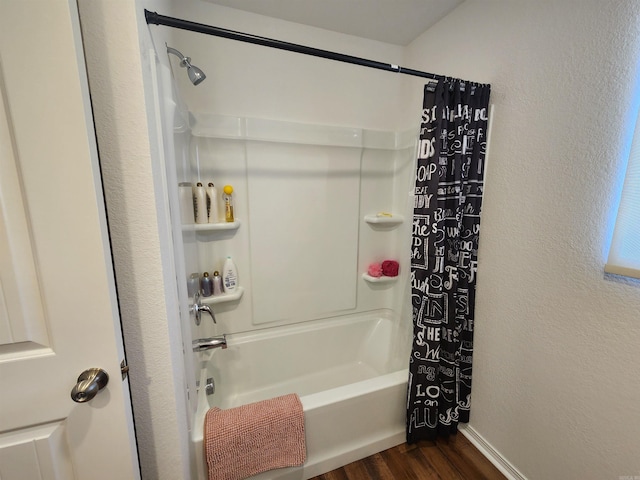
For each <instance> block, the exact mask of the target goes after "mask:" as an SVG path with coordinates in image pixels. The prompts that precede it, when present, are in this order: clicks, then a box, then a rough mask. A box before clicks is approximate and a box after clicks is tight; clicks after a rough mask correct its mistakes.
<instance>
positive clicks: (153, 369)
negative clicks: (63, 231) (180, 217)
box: [79, 0, 190, 480]
mask: <svg viewBox="0 0 640 480" xmlns="http://www.w3.org/2000/svg"><path fill="white" fill-rule="evenodd" d="M144 4H145V5H150V6H149V7H148V8H150V9H153V8H154V7H155V8H158V9H159V10H161V9H163V8H165V7H164V5H165V4H166V2H164V1H161V0H149V1H148V2H144ZM79 7H80V17H81V24H82V33H83V41H84V46H85V56H86V61H87V69H88V76H89V84H90V90H91V97H92V104H93V109H94V120H95V125H96V132H97V137H98V148H99V155H100V164H101V168H102V175H103V182H104V192H105V198H106V204H107V214H108V220H109V233H110V238H111V244H112V251H113V257H114V268H115V274H116V282H117V288H118V298H119V305H120V313H121V319H122V329H123V334H124V337H125V338H124V343H125V350H126V353H127V360H128V363H129V366H130V371H129V378H130V384H131V396H132V404H133V413H134V419H135V427H136V436H137V440H138V451H139V456H140V467H141V470H142V476H143V478H145V479H160V480H162V479H167V480H169V479H177V478H189V471H190V465H189V460H190V459H189V454H188V446H189V442H188V436H187V420H186V418H187V417H186V415H187V413H186V412H187V410H186V405H185V403H186V400H185V388H184V379H183V375H184V374H183V371H184V369H183V366H182V343H181V336H180V330H179V325H178V324H177V322H175V319H176V318H178V312H177V306H176V305H175V304H172V300H173V297H174V296H175V291H176V289H175V275H174V274H173V271H172V265H171V263H170V260H171V245H170V237H169V236H168V225H167V218H166V205H165V203H166V201H165V199H164V198H163V197H162V196H161V195H162V191H161V189H160V188H159V186H160V185H161V182H162V171H161V165H160V163H159V161H158V159H159V150H158V141H157V138H156V136H155V134H156V126H155V124H154V121H155V118H154V116H153V114H151V115H148V112H147V108H148V109H149V112H153V102H152V98H153V90H152V88H151V86H152V81H151V78H150V69H149V64H150V62H151V61H153V59H152V58H150V55H149V51H150V49H151V48H152V45H151V43H150V38H149V36H148V34H147V33H146V32H147V26H146V24H145V23H144V16H143V8H144V6H143V5H142V3H141V4H138V3H137V2H130V1H127V0H117V1H114V0H109V1H94V0H90V1H81V2H79ZM167 8H168V7H167ZM139 42H140V43H139ZM105 448H108V446H105Z"/></svg>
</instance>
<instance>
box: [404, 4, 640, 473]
mask: <svg viewBox="0 0 640 480" xmlns="http://www.w3.org/2000/svg"><path fill="white" fill-rule="evenodd" d="M639 34H640V4H638V2H635V1H633V0H626V1H615V2H614V1H603V0H585V1H564V2H550V1H542V2H507V1H484V0H467V1H466V2H465V3H463V4H462V5H461V6H460V7H459V8H458V9H457V10H455V11H454V12H453V13H452V14H450V15H449V16H447V17H446V18H445V19H443V20H442V21H441V22H440V23H438V24H437V25H435V26H434V27H432V28H431V29H429V30H428V31H427V32H426V33H425V34H423V35H422V36H421V37H420V38H419V39H417V40H416V41H415V42H414V43H413V44H412V45H411V46H410V47H409V50H408V52H407V53H408V58H407V63H409V64H410V65H409V66H412V67H414V68H425V69H429V70H430V71H435V72H437V73H442V74H447V75H452V76H458V77H462V78H468V79H470V80H475V81H480V82H489V83H491V84H492V87H493V90H492V100H493V101H492V103H493V104H494V106H495V111H494V116H493V126H492V128H493V129H492V132H491V146H490V152H489V157H488V161H489V166H488V170H487V177H486V183H485V186H486V191H485V201H484V207H483V218H482V234H481V240H480V252H479V262H480V263H479V267H478V292H477V293H478V296H477V308H476V317H477V318H476V332H475V333H476V350H475V354H474V360H475V363H474V379H473V388H474V391H473V400H472V402H473V403H472V414H471V425H472V426H473V428H474V429H475V430H476V431H477V432H478V433H480V434H481V435H482V436H483V437H484V438H485V439H486V440H487V441H488V442H489V443H490V444H491V445H492V446H493V447H494V448H495V449H497V450H498V451H499V452H500V453H501V454H502V455H503V456H504V457H505V458H506V459H507V460H508V461H509V462H511V463H512V464H513V465H514V466H515V467H516V468H517V469H518V470H519V471H520V472H522V474H524V475H525V476H526V477H527V478H529V479H531V480H534V479H540V480H543V479H544V480H546V479H560V478H562V479H584V478H593V479H595V478H602V479H606V478H611V479H617V478H618V477H619V476H625V475H630V476H633V475H640V450H639V447H638V445H639V439H640V402H638V398H639V397H640V376H639V375H638V372H639V371H640V366H639V365H640V348H638V345H640V284H638V283H637V282H635V283H634V282H631V281H624V280H620V279H615V278H605V277H604V274H603V265H604V262H605V259H606V254H607V249H608V245H609V241H610V236H611V229H612V222H613V220H614V218H615V210H616V206H617V201H618V197H619V190H620V188H621V182H622V178H623V174H624V167H625V164H626V155H627V153H628V148H629V145H628V142H629V141H630V136H631V135H632V133H633V127H634V122H635V115H636V114H637V108H638V101H637V89H638V88H639V87H640V86H639V85H638V82H637V75H638V58H640V49H639V45H638V44H639V42H638V40H639ZM415 101H416V102H417V101H419V100H415Z"/></svg>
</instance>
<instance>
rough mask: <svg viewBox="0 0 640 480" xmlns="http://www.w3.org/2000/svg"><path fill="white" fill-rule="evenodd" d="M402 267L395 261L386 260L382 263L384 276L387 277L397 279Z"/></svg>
mask: <svg viewBox="0 0 640 480" xmlns="http://www.w3.org/2000/svg"><path fill="white" fill-rule="evenodd" d="M398 270H400V265H399V264H398V262H396V261H395V260H385V261H384V262H382V274H383V275H384V276H385V277H397V276H398Z"/></svg>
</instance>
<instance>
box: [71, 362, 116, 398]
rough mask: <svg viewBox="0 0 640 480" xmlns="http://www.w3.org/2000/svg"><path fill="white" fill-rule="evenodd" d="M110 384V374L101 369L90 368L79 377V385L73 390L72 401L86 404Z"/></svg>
mask: <svg viewBox="0 0 640 480" xmlns="http://www.w3.org/2000/svg"><path fill="white" fill-rule="evenodd" d="M107 383H109V374H108V373H107V372H105V371H104V370H102V369H101V368H90V369H88V370H85V371H84V372H82V373H81V374H80V376H79V377H78V383H76V386H75V387H73V389H72V390H71V400H73V401H74V402H78V403H84V402H88V401H89V400H91V399H92V398H93V397H95V396H96V394H97V393H98V392H99V391H100V390H102V389H103V388H104V387H105V386H106V385H107Z"/></svg>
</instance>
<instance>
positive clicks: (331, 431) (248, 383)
mask: <svg viewBox="0 0 640 480" xmlns="http://www.w3.org/2000/svg"><path fill="white" fill-rule="evenodd" d="M227 342H228V348H227V349H226V350H220V349H218V350H215V351H210V352H206V353H205V354H202V355H206V356H207V358H206V360H205V361H203V363H202V367H203V368H202V370H201V379H200V385H201V387H200V390H199V394H198V404H199V405H198V412H197V414H196V415H195V425H194V428H193V441H194V442H195V450H196V452H198V454H199V455H203V446H202V430H203V419H204V414H205V413H206V411H207V409H208V408H210V406H217V407H220V408H231V407H235V406H238V405H243V404H246V403H251V402H255V401H259V400H264V399H268V398H272V397H275V396H278V395H285V394H287V393H297V394H298V395H299V396H300V399H301V401H302V405H303V409H304V417H305V433H306V442H307V461H306V462H305V464H304V465H303V466H302V467H295V468H285V469H279V470H273V471H271V472H265V473H263V474H260V475H257V476H255V477H252V478H254V479H256V480H257V479H260V480H266V479H282V480H294V479H295V480H302V479H307V478H311V477H314V476H316V475H320V474H322V473H325V472H328V471H330V470H333V469H334V468H338V467H340V466H342V465H345V464H347V463H350V462H352V461H355V460H358V459H360V458H363V457H366V456H368V455H371V454H373V453H376V452H379V451H381V450H384V449H386V448H390V447H393V446H395V445H398V444H400V443H402V442H404V440H405V411H406V391H407V378H408V368H407V367H408V361H409V349H410V337H408V336H407V327H406V326H404V328H402V326H400V325H399V321H398V319H397V318H395V319H394V316H393V315H391V314H390V312H387V311H384V312H379V311H378V312H375V313H370V314H364V315H358V316H350V317H340V318H339V319H336V318H334V319H325V320H320V321H315V322H312V323H311V324H308V325H304V324H301V325H292V326H286V327H276V328H272V329H267V330H263V331H258V332H253V333H246V334H236V335H229V336H227ZM211 352H215V353H213V354H211ZM210 377H213V379H214V381H215V393H214V394H213V395H206V393H205V391H204V388H202V386H203V385H204V383H205V381H206V378H210ZM198 463H199V467H201V468H199V469H200V472H199V475H200V478H201V479H206V475H205V470H206V467H205V461H204V458H201V459H198Z"/></svg>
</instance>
